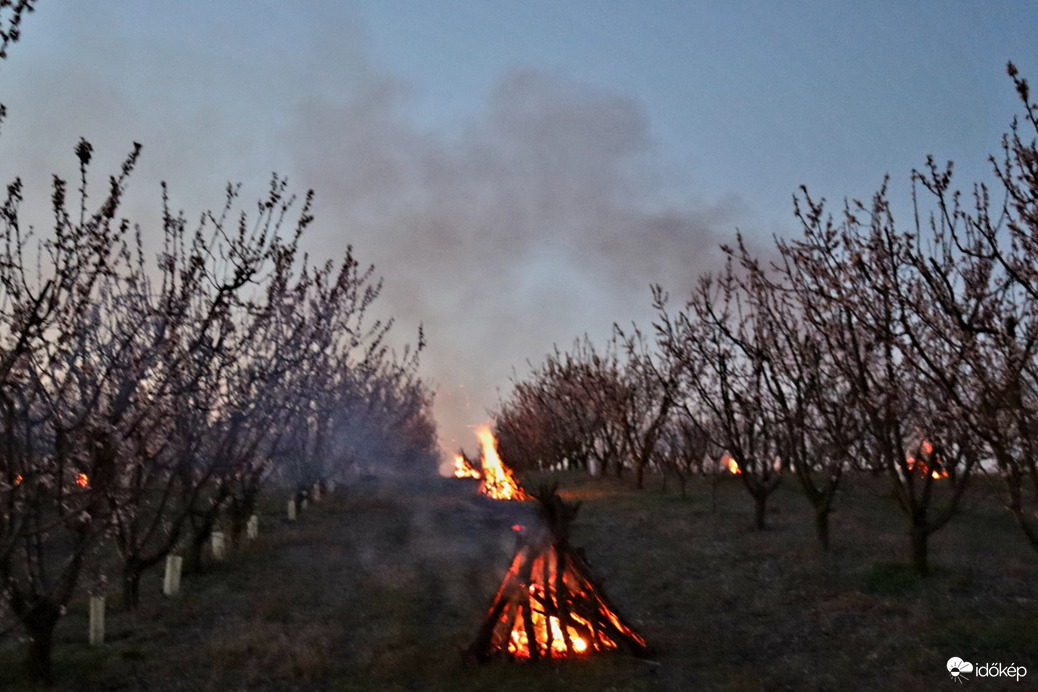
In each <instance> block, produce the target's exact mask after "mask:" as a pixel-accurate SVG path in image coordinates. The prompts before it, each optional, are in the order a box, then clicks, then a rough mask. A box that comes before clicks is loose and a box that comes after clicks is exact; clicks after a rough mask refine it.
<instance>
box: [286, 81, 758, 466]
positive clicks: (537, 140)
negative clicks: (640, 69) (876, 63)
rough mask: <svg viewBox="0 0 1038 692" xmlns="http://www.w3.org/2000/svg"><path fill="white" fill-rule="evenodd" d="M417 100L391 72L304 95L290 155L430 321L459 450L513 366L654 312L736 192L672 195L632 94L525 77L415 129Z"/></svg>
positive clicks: (403, 312)
mask: <svg viewBox="0 0 1038 692" xmlns="http://www.w3.org/2000/svg"><path fill="white" fill-rule="evenodd" d="M407 98H408V97H407V90H406V89H405V88H404V87H403V86H402V85H400V84H398V83H396V82H394V81H393V80H392V79H389V78H387V79H382V80H375V81H373V82H372V83H371V84H369V85H367V86H366V87H365V88H363V89H362V90H360V91H358V92H357V93H355V94H353V95H352V98H350V99H347V100H345V101H341V102H337V103H333V102H329V101H322V100H318V99H314V100H311V101H310V102H308V103H307V104H306V105H305V107H304V108H302V109H301V111H300V113H299V117H298V125H297V126H295V127H292V128H291V131H292V132H293V139H292V147H291V149H292V152H293V156H294V166H295V168H296V169H297V170H298V171H299V172H300V175H301V177H302V179H303V180H305V181H306V185H307V186H313V187H315V188H317V190H318V218H321V219H324V220H325V223H323V224H322V228H323V230H322V231H321V242H322V243H323V244H328V245H334V244H335V243H336V242H340V243H354V244H355V245H357V246H358V248H359V249H360V250H361V255H362V256H365V257H372V258H375V259H376V263H377V265H378V267H379V269H380V270H381V271H382V272H383V273H384V274H385V276H386V277H387V286H386V306H388V307H390V308H391V309H392V310H393V311H394V313H393V314H394V315H397V316H398V317H400V318H401V322H402V323H403V324H407V325H414V324H416V323H417V322H418V321H421V322H424V324H425V326H426V333H427V335H428V337H429V343H430V350H429V355H428V357H427V358H426V361H425V363H426V365H427V367H428V371H427V372H428V373H429V375H430V376H431V377H432V378H433V379H434V380H435V381H436V382H437V383H438V384H439V385H441V387H442V390H441V394H440V401H439V404H438V414H439V417H440V422H441V426H443V428H444V429H443V430H442V433H443V437H444V438H445V439H446V440H451V438H454V439H455V440H456V444H459V445H469V444H470V443H471V439H470V435H468V434H467V433H465V431H464V426H465V425H471V424H475V423H477V422H479V421H480V420H482V419H484V418H485V409H486V408H487V407H492V406H493V405H494V404H495V403H496V401H497V395H496V394H495V388H496V387H497V388H507V379H508V377H509V375H510V374H511V372H512V368H513V367H514V368H516V369H517V371H518V372H520V373H521V371H522V370H523V369H524V367H525V361H526V360H527V359H534V360H536V359H538V358H539V357H540V356H541V355H542V354H544V353H546V352H547V351H549V350H550V349H551V347H552V344H553V343H559V344H560V345H566V344H568V343H569V342H570V341H571V340H572V339H574V338H575V337H577V336H579V335H581V334H583V333H584V332H589V333H591V334H592V335H594V336H598V337H602V338H604V337H605V336H607V335H608V331H609V327H610V325H611V324H612V323H613V322H614V321H619V322H621V323H625V322H628V321H630V320H632V319H638V320H639V322H644V321H645V320H646V319H647V318H648V317H649V310H648V308H649V285H650V284H651V283H655V282H661V283H663V284H664V285H666V286H667V287H669V288H670V289H671V290H672V291H673V292H674V293H675V295H684V294H686V293H687V291H688V290H689V289H690V288H691V286H692V284H693V282H694V280H695V278H696V277H697V276H698V275H699V274H700V273H701V272H702V271H703V270H704V269H709V268H711V267H712V266H715V265H716V262H717V260H718V256H719V254H718V252H717V246H718V243H719V242H720V241H721V240H722V239H724V238H729V237H731V233H732V230H733V229H734V227H735V221H736V220H737V219H738V218H739V215H740V214H741V213H742V204H741V202H740V201H739V200H738V199H737V198H735V197H732V198H729V199H723V200H720V201H717V202H715V203H712V204H703V205H696V206H691V205H684V206H680V205H676V204H673V203H670V204H668V203H666V202H665V201H663V198H665V197H666V196H667V194H668V193H669V192H671V191H672V188H673V185H671V183H670V181H668V180H666V178H665V172H664V171H661V170H659V169H658V168H657V167H654V146H655V144H654V142H653V140H652V135H651V124H650V123H649V121H648V118H647V116H646V114H645V112H644V109H643V108H642V107H641V105H640V104H639V103H638V102H637V101H636V100H634V99H632V98H628V97H626V96H623V95H620V94H614V93H610V92H607V91H604V90H601V89H597V88H595V87H592V86H589V85H586V84H582V83H579V82H576V81H573V80H570V79H567V78H566V77H564V76H560V75H554V74H548V73H545V72H542V71H538V70H533V69H523V70H516V71H514V72H512V73H510V74H507V75H504V76H503V77H502V78H501V79H500V81H499V82H498V84H497V85H496V87H495V88H494V90H493V92H492V93H491V94H490V95H489V97H488V99H487V102H486V105H485V109H484V110H483V111H482V112H481V113H479V114H478V115H477V116H476V117H475V118H474V119H473V120H472V121H470V122H468V123H466V124H465V125H464V126H462V127H460V128H459V130H458V131H457V132H454V133H449V134H442V133H430V132H423V131H421V130H420V129H419V128H418V127H417V126H415V125H414V124H412V123H411V122H410V121H409V120H408V118H407V116H406V114H405V107H406V105H407ZM690 192H691V191H690ZM689 196H691V195H689ZM332 220H334V221H332ZM462 384H463V385H464V389H465V391H466V392H467V393H468V395H469V397H468V399H467V400H466V397H464V396H461V395H460V394H459V393H458V391H457V387H458V385H462ZM466 406H469V407H471V408H469V409H468V410H465V407H466ZM459 436H460V437H459Z"/></svg>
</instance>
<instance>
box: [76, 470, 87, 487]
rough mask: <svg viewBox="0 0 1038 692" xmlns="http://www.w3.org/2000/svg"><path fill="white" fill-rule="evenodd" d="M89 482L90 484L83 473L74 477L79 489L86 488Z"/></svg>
mask: <svg viewBox="0 0 1038 692" xmlns="http://www.w3.org/2000/svg"><path fill="white" fill-rule="evenodd" d="M89 482H90V481H89V479H88V478H87V475H86V474H85V473H81V474H79V475H78V476H76V485H78V486H79V487H80V488H85V487H87V485H88V484H89Z"/></svg>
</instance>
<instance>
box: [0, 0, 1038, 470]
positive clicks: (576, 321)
mask: <svg viewBox="0 0 1038 692" xmlns="http://www.w3.org/2000/svg"><path fill="white" fill-rule="evenodd" d="M1036 35H1038V5H1036V4H1035V3H1034V2H1031V1H1024V0H1018V1H1015V2H998V1H992V0H945V1H940V2H938V1H936V0H934V1H931V2H921V1H917V2H911V1H908V0H902V1H893V0H891V1H882V0H870V1H862V2H853V3H851V2H831V1H830V2H823V1H821V0H802V1H796V0H790V1H787V2H725V3H716V2H692V1H686V2H676V1H675V2H665V1H663V0H656V1H648V2H614V1H609V0H600V1H597V2H595V1H591V0H568V1H566V2H548V1H547V0H526V1H524V2H518V1H516V2H501V1H497V2H491V1H476V0H439V1H436V2H403V1H402V0H370V1H360V0H358V1H355V2H345V1H343V2H332V1H327V2H322V1H319V0H314V1H311V2H296V3H286V2H273V1H270V0H252V1H249V2H246V1H244V0H222V1H221V2H211V1H205V0H191V1H186V2H177V3H156V2H146V1H143V0H139V1H132V0H105V1H101V0H77V1H76V2H72V1H71V0H65V1H60V0H42V2H41V3H40V8H39V9H38V11H37V12H36V13H35V14H34V15H31V16H29V17H28V18H27V20H26V23H25V26H24V38H23V40H22V42H20V43H19V44H18V45H16V46H15V47H14V49H13V50H12V51H11V56H10V58H9V59H8V60H7V61H6V62H5V63H3V64H2V65H0V100H2V101H3V102H4V103H6V104H7V106H8V109H9V117H8V120H7V122H6V123H5V125H4V129H3V133H2V137H0V178H2V179H3V180H4V181H7V180H9V179H10V178H12V177H13V176H14V175H21V176H22V177H23V178H24V179H25V180H26V182H27V183H28V185H29V189H30V191H33V190H35V192H36V199H37V202H36V206H35V207H33V206H32V205H31V204H30V210H31V209H32V208H35V209H37V210H38V211H37V213H39V214H40V217H39V218H40V221H39V223H40V225H45V220H46V219H45V216H44V215H42V212H40V211H39V210H42V209H43V208H44V207H45V205H46V201H47V198H48V190H47V186H48V185H49V180H50V174H51V173H61V174H64V175H72V174H73V173H74V171H75V163H76V160H75V157H74V156H73V153H72V152H73V148H74V146H75V143H76V142H77V141H78V138H79V137H80V136H83V137H86V138H88V139H90V140H91V141H92V142H93V143H94V146H95V152H96V160H97V164H96V166H97V170H96V173H97V174H98V176H99V178H98V179H99V180H102V179H103V177H100V176H102V175H106V174H107V172H108V171H109V170H112V169H114V166H115V165H117V162H118V161H119V160H120V159H121V157H122V156H123V155H124V154H125V153H126V152H127V151H129V148H130V146H131V143H132V142H133V141H140V142H142V143H143V144H144V153H143V157H142V160H141V164H140V167H139V169H138V173H137V174H136V176H135V178H134V182H133V187H132V192H133V198H132V201H131V204H130V206H129V207H128V208H127V213H128V214H129V215H130V216H131V217H132V218H134V219H135V220H138V221H140V222H141V224H142V226H143V227H144V228H145V231H147V229H148V228H149V227H156V226H157V223H158V210H159V191H158V183H159V181H160V180H166V181H168V182H169V184H170V186H171V189H172V191H173V197H174V202H175V203H176V204H177V205H178V206H180V207H182V208H184V209H185V210H186V211H188V212H189V213H197V212H200V211H201V210H202V209H204V208H206V207H209V206H213V205H216V204H218V203H219V202H220V201H221V195H222V190H223V187H224V184H225V183H226V182H227V181H241V182H242V183H244V185H245V188H246V190H247V192H251V196H258V195H260V194H261V193H262V190H263V188H264V184H265V183H266V181H267V179H268V178H269V175H270V173H271V172H273V171H278V172H280V173H283V174H286V175H287V176H288V177H289V180H290V183H291V184H292V186H293V187H295V188H296V189H298V190H299V191H300V192H302V191H305V190H306V189H307V188H314V189H315V190H316V193H317V207H316V209H317V223H316V226H315V228H314V232H313V234H312V236H311V238H310V240H309V243H310V246H311V249H312V250H313V251H314V252H315V253H316V254H318V255H328V256H331V255H335V254H337V253H338V252H341V250H342V248H343V247H344V246H345V245H346V244H348V243H352V244H353V245H354V246H355V247H356V249H357V251H358V254H359V256H360V257H361V259H362V260H365V261H369V262H374V263H375V265H376V267H377V268H378V270H379V271H380V272H381V273H382V274H383V275H384V277H385V279H386V289H385V293H384V295H383V298H382V300H381V306H380V309H381V310H382V311H384V313H385V314H389V315H394V316H395V317H397V319H398V325H397V333H398V336H399V338H400V339H401V341H403V340H413V338H414V334H415V331H416V329H417V325H418V324H419V322H423V323H424V324H425V327H426V333H427V335H428V337H429V344H430V346H429V351H428V353H427V355H426V358H425V361H424V368H425V373H426V375H427V376H428V377H429V378H430V379H431V380H432V381H434V382H435V383H436V384H437V385H438V387H439V394H438V397H437V409H436V410H437V415H438V419H439V422H440V429H441V437H442V439H443V441H444V445H445V446H446V447H447V449H448V450H453V449H455V448H456V447H457V446H459V445H465V446H467V447H469V448H472V447H474V439H473V438H472V436H471V434H470V432H469V430H468V426H472V425H475V424H478V423H480V422H482V421H484V420H485V419H486V417H487V409H488V408H493V407H494V406H495V404H496V402H497V401H498V392H499V391H500V392H502V393H503V392H507V388H508V380H509V378H510V377H511V376H512V375H513V372H514V373H515V374H517V375H519V376H521V375H522V373H523V372H524V370H525V369H526V367H527V366H526V363H527V361H528V360H533V361H537V360H539V359H540V358H541V356H542V355H543V354H544V353H546V352H547V351H549V350H550V349H551V347H552V344H554V343H558V344H559V345H560V346H563V347H565V346H567V345H568V344H569V343H571V342H572V340H573V339H574V338H576V337H578V336H580V335H581V334H583V333H585V332H588V333H590V334H591V335H592V336H593V337H595V338H597V339H599V340H601V339H602V338H604V337H605V336H606V335H607V334H608V333H609V329H610V326H611V324H612V323H613V322H614V321H618V322H621V323H629V322H630V321H631V320H637V321H638V322H639V323H641V324H643V325H646V326H647V323H648V321H649V319H651V313H650V311H649V288H648V287H649V284H650V283H652V282H661V283H663V284H664V285H665V286H666V287H668V288H669V289H670V291H671V293H672V295H673V296H674V297H675V299H678V298H680V296H681V295H682V294H684V293H685V292H686V291H687V290H688V289H689V288H690V287H691V285H692V283H693V282H694V280H695V277H696V276H697V275H698V274H699V273H701V272H703V271H708V270H710V269H711V268H713V267H715V266H716V263H717V253H716V246H717V243H718V242H720V241H724V240H728V239H730V238H731V237H732V236H733V234H734V233H735V231H736V230H737V229H741V230H743V231H744V232H745V233H747V234H748V235H749V236H750V237H751V238H756V239H758V242H760V243H765V242H767V239H768V238H769V237H770V236H771V235H772V234H776V233H777V234H780V235H788V234H792V233H794V232H795V231H796V224H795V220H794V219H793V216H792V204H791V196H792V194H793V192H794V191H795V190H796V189H797V187H798V186H799V185H801V184H806V185H807V186H808V187H809V188H810V189H811V190H812V192H813V193H815V194H819V195H825V196H826V197H828V198H830V199H835V200H839V199H841V198H843V197H845V196H858V197H867V196H868V195H870V194H871V193H872V192H873V191H874V190H875V189H876V187H877V186H878V185H879V184H880V182H881V181H882V177H883V175H884V174H886V173H890V174H891V176H892V186H893V189H894V192H895V196H899V197H900V198H901V199H904V194H905V192H906V191H907V185H908V178H909V174H910V172H911V170H912V168H913V167H918V166H921V165H922V164H923V163H924V161H925V157H926V155H927V154H933V155H935V157H936V158H937V159H938V160H940V161H944V160H947V159H953V160H955V161H956V170H957V172H958V179H959V181H960V183H961V184H962V185H964V186H966V187H968V186H970V185H971V184H972V182H973V181H974V180H979V179H985V178H988V177H990V173H989V167H988V165H987V164H986V157H987V155H988V154H990V153H994V152H995V151H997V147H998V143H999V137H1000V134H1001V133H1002V132H1004V131H1005V129H1006V128H1007V126H1008V124H1009V122H1010V120H1011V118H1012V116H1013V115H1014V114H1016V113H1018V112H1019V111H1018V108H1017V106H1016V103H1015V94H1014V92H1013V89H1012V84H1011V83H1010V81H1009V80H1008V79H1007V78H1006V76H1005V63H1006V61H1007V60H1010V59H1011V60H1013V61H1014V62H1016V63H1017V65H1018V66H1019V67H1020V68H1021V71H1022V73H1023V74H1024V75H1025V76H1027V77H1030V78H1031V79H1032V81H1033V80H1035V79H1038V52H1036V51H1035V45H1034V37H1035V36H1036ZM30 194H31V193H30ZM902 217H903V218H907V215H906V214H902Z"/></svg>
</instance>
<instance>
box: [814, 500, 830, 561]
mask: <svg viewBox="0 0 1038 692" xmlns="http://www.w3.org/2000/svg"><path fill="white" fill-rule="evenodd" d="M815 533H816V534H817V536H818V542H819V544H821V546H822V550H825V551H828V550H829V506H828V505H826V504H820V505H817V506H816V507H815Z"/></svg>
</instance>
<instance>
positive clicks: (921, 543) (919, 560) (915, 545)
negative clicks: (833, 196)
mask: <svg viewBox="0 0 1038 692" xmlns="http://www.w3.org/2000/svg"><path fill="white" fill-rule="evenodd" d="M910 533H911V537H912V567H914V568H915V571H916V572H918V573H919V574H920V575H921V576H924V577H925V576H926V575H927V574H929V573H930V562H929V559H928V556H927V548H928V546H927V541H928V540H929V538H930V534H929V532H927V531H926V527H925V526H921V525H918V524H913V525H912V529H911V532H910Z"/></svg>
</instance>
